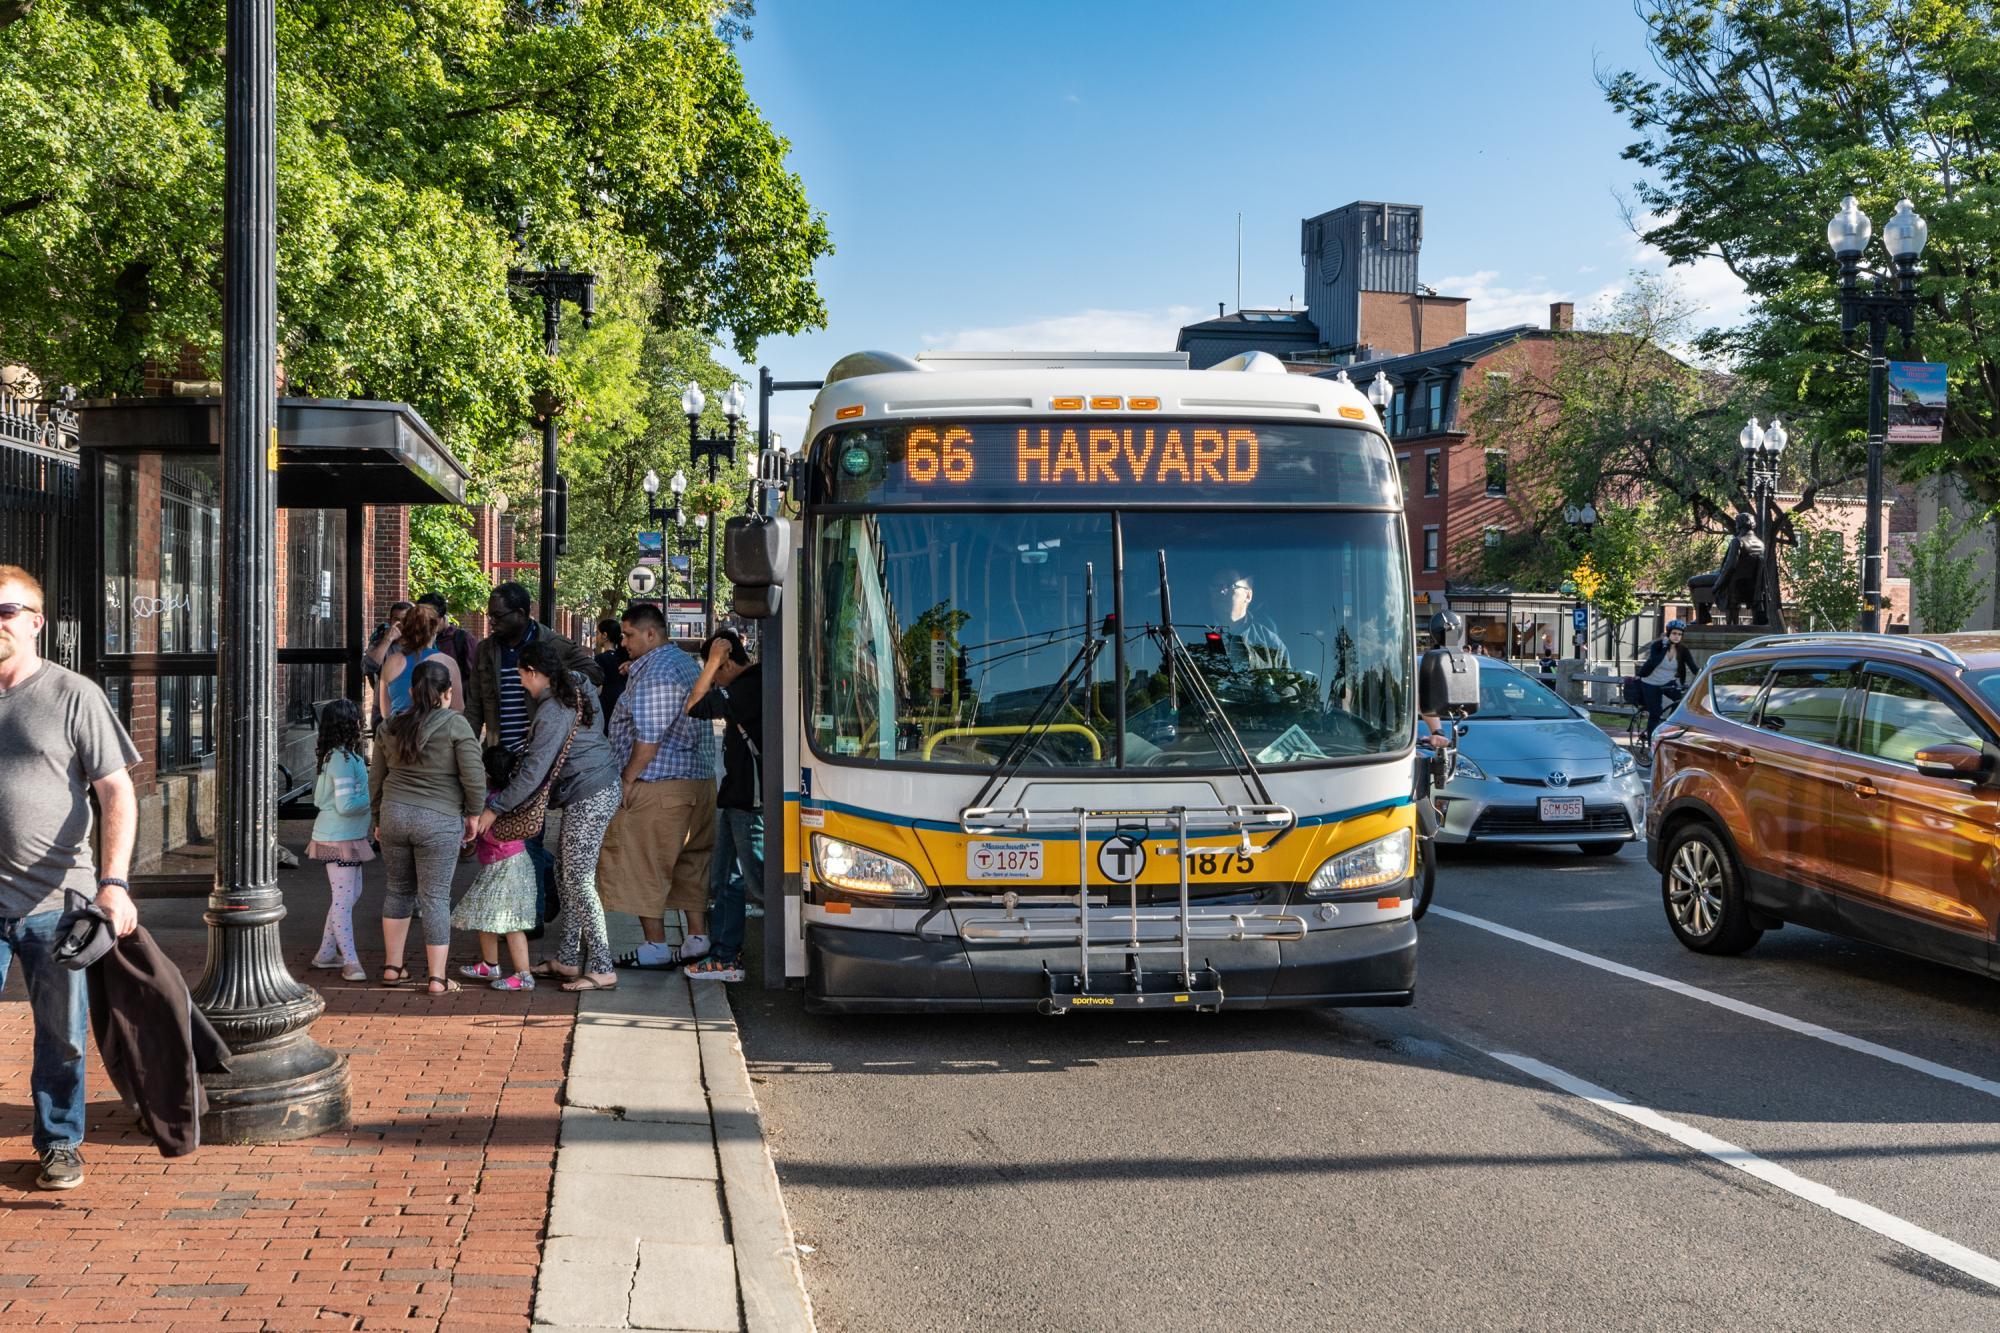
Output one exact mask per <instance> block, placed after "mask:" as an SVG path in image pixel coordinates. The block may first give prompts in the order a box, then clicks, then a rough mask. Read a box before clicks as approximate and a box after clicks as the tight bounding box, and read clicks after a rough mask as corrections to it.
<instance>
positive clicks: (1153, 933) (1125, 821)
mask: <svg viewBox="0 0 2000 1333" xmlns="http://www.w3.org/2000/svg"><path fill="white" fill-rule="evenodd" d="M1295 820H1296V816H1295V815H1294V814H1293V813H1292V811H1291V809H1290V808H1289V807H1287V806H1282V805H1216V806H1182V805H1177V806H1172V807H1169V808H1166V809H1154V810H1092V809H1086V808H1084V807H1082V806H1073V807H1071V808H1069V809H1067V810H1033V809H1027V808H1024V807H1019V806H1015V807H991V806H980V807H974V808H971V809H967V810H964V811H962V812H961V813H960V815H959V827H960V828H961V829H963V830H964V831H965V832H967V833H970V834H975V835H985V834H1006V833H1011V834H1016V835H1030V834H1036V833H1074V834H1075V835H1076V842H1077V853H1076V860H1077V876H1076V894H1075V896H1074V897H1072V896H1070V895H1067V894H1035V895H1021V894H1018V893H1003V894H1001V895H1000V896H999V902H1000V906H1001V908H1002V912H1001V914H1000V915H998V916H969V917H965V918H963V919H961V920H960V921H959V923H958V932H959V935H960V937H961V938H963V939H967V940H984V941H991V942H996V943H1009V944H1034V943H1039V942H1042V941H1046V942H1048V943H1051V944H1075V945H1076V946H1077V969H1076V972H1075V973H1074V974H1073V975H1070V976H1068V977H1058V976H1057V975H1055V974H1054V973H1052V972H1050V971H1049V970H1048V967H1047V965H1046V964H1044V966H1043V968H1042V972H1043V975H1044V976H1045V977H1046V978H1047V980H1048V987H1049V994H1048V997H1047V998H1046V999H1044V1000H1043V1001H1042V1004H1041V1008H1042V1012H1044V1013H1050V1014H1059V1013H1064V1012H1066V1011H1068V1010H1069V1009H1072V1008H1086V1007H1087V1008H1128V1007H1129V1008H1161V1007H1169V1008H1171V1007H1189V1008H1195V1009H1202V1010H1214V1009H1217V1008H1219V1007H1221V1004H1222V1001H1223V990H1222V977H1221V975H1220V974H1219V973H1218V972H1217V971H1216V970H1215V968H1213V967H1212V966H1210V965H1209V964H1208V963H1207V962H1206V960H1204V961H1203V964H1202V967H1201V969H1200V970H1199V971H1197V970H1196V969H1195V967H1194V960H1193V954H1192V944H1193V942H1194V941H1195V940H1197V939H1204V940H1279V941H1295V940H1302V939H1304V938H1305V936H1306V930H1307V926H1306V920H1305V918H1304V917H1302V916H1300V915H1298V914H1297V913H1295V912H1285V911H1271V910H1268V909H1264V908H1254V909H1251V910H1248V911H1245V910H1238V909H1235V908H1202V909H1197V908H1195V907H1193V906H1192V904H1191V903H1190V900H1189V895H1188V858H1189V857H1190V856H1194V855H1201V854H1202V852H1199V851H1191V850H1190V849H1189V847H1188V837H1189V834H1190V828H1191V827H1193V828H1196V829H1198V832H1197V833H1196V834H1195V836H1209V835H1211V834H1213V833H1217V832H1226V833H1234V834H1236V835H1238V837H1239V838H1240V839H1241V844H1240V846H1239V847H1238V851H1239V852H1240V853H1241V854H1242V855H1245V856H1256V855H1258V854H1260V853H1262V852H1263V851H1264V850H1265V848H1266V847H1268V846H1269V844H1268V843H1267V844H1265V846H1264V847H1260V846H1257V845H1255V844H1253V843H1252V842H1251V841H1250V835H1251V834H1252V833H1253V832H1271V833H1274V834H1275V833H1282V832H1284V831H1285V830H1287V829H1289V828H1291V827H1292V825H1293V823H1294V822H1295ZM1156 826H1163V828H1162V831H1163V832H1166V833H1169V834H1171V835H1172V836H1173V838H1174V844H1173V845H1172V846H1170V847H1162V848H1157V849H1154V854H1155V855H1158V856H1172V857H1174V858H1176V860H1177V861H1178V862H1179V865H1180V875H1179V879H1180V902H1179V910H1178V911H1172V912H1163V911H1156V910H1147V911H1142V910H1141V909H1140V907H1139V878H1140V877H1139V876H1137V875H1135V876H1134V877H1133V879H1132V880H1131V881H1130V882H1129V883H1128V884H1126V885H1125V887H1126V888H1127V890H1128V891H1129V903H1128V905H1127V908H1126V910H1125V911H1123V912H1119V913H1117V914H1116V915H1108V914H1107V916H1108V920H1107V924H1108V925H1110V926H1112V927H1114V928H1115V926H1116V925H1117V924H1119V923H1123V924H1125V925H1126V926H1127V927H1128V930H1127V931H1126V935H1127V938H1124V939H1113V938H1101V939H1093V938H1092V935H1091V920H1090V909H1091V908H1092V907H1093V906H1104V907H1108V906H1110V901H1111V900H1110V896H1109V894H1110V892H1111V891H1112V890H1115V889H1116V887H1117V885H1116V884H1115V883H1111V882H1107V884H1106V886H1105V889H1106V892H1105V893H1104V894H1103V895H1102V896H1100V897H1097V898H1096V899H1094V900H1093V898H1092V896H1091V892H1090V888H1091V885H1090V863H1091V859H1092V858H1091V855H1090V841H1091V839H1090V833H1091V829H1092V828H1093V827H1096V828H1103V829H1108V830H1109V831H1110V832H1113V833H1126V834H1130V835H1132V836H1134V837H1136V838H1137V839H1138V840H1139V842H1140V844H1141V845H1142V846H1143V845H1144V844H1145V841H1146V839H1147V838H1148V837H1149V836H1150V835H1151V834H1152V833H1153V831H1154V829H1155V827H1156ZM1207 850H1212V849H1207ZM993 901H994V900H993V899H992V898H990V897H985V896H981V897H959V898H952V899H949V900H948V901H947V902H946V904H945V905H946V906H947V907H953V908H957V907H974V908H977V907H990V906H992V904H993ZM1023 904H1027V905H1030V906H1054V905H1057V904H1064V905H1069V906H1073V907H1074V908H1075V909H1076V915H1075V916H1074V917H1072V916H1069V915H1067V914H1062V915H1043V914H1037V915H1035V916H1033V917H1024V916H1022V915H1020V914H1019V912H1018V910H1017V909H1018V908H1019V907H1020V906H1021V905H1023ZM1163 925H1165V926H1168V927H1170V928H1169V929H1165V930H1162V929H1160V927H1161V926H1163ZM1142 936H1143V938H1142ZM1169 951H1177V952H1178V953H1179V956H1180V970H1179V971H1178V972H1176V973H1174V974H1172V976H1171V978H1170V979H1171V980H1172V981H1173V983H1174V984H1173V986H1172V987H1171V988H1167V989H1157V990H1150V991H1149V990H1147V989H1146V972H1145V968H1144V967H1143V965H1142V964H1141V963H1140V961H1139V959H1140V955H1142V954H1145V953H1164V952H1169ZM1093 952H1096V953H1113V952H1117V953H1124V954H1126V955H1127V964H1126V971H1125V974H1124V980H1125V984H1126V989H1124V990H1115V991H1093V990H1092V989H1091V970H1090V958H1091V954H1092V953H1093Z"/></svg>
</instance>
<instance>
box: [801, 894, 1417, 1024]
mask: <svg viewBox="0 0 2000 1333" xmlns="http://www.w3.org/2000/svg"><path fill="white" fill-rule="evenodd" d="M1077 957H1078V952H1077V949H1076V947H1075V946H1074V945H1070V946H1067V947H1066V946H1063V945H1059V944H1057V945H1047V944H1041V945H1019V944H983V943H967V942H965V941H962V940H959V939H957V938H952V937H932V938H930V939H924V938H921V937H919V936H917V935H914V934H907V933H902V932H890V931H873V930H854V929H849V928H845V927H840V928H834V927H827V926H823V925H818V924H809V925H808V926H807V927H806V960H807V969H808V971H807V979H806V1008H807V1009H808V1010H810V1011H812V1012H814V1013H833V1014H862V1013H943V1012H952V1011H957V1010H971V1009H980V1010H994V1011H1005V1010H1017V1011H1019V1010H1036V1009H1041V1008H1044V1007H1045V1004H1044V1002H1045V1001H1047V1000H1048V998H1049V994H1050V986H1049V977H1050V974H1052V973H1054V974H1059V975H1064V976H1068V975H1071V974H1073V973H1074V972H1075V971H1076V969H1077ZM1141 961H1142V962H1143V964H1144V966H1145V967H1146V968H1147V969H1149V971H1151V972H1154V973H1157V971H1158V969H1159V967H1160V966H1161V959H1160V956H1159V955H1158V954H1157V953H1154V952H1151V951H1148V952H1147V953H1145V954H1143V955H1142V956H1141ZM1192 961H1193V962H1194V964H1195V966H1196V967H1197V968H1200V967H1201V966H1203V965H1204V964H1205V965H1207V966H1208V967H1211V968H1213V969H1214V970H1215V972H1216V973H1217V974H1219V977H1220V985H1221V990H1222V992H1223V997H1224V998H1223V1004H1222V1007H1223V1008H1225V1009H1288V1008H1336V1007H1337V1008H1352V1007H1362V1006H1371V1005H1376V1006H1379V1005H1405V1004H1409V1003H1410V1002H1411V1000H1412V999H1413V998H1414V997H1415V994H1416V983H1417V927H1416V923H1415V922H1413V921H1411V920H1410V919H1409V918H1408V917H1403V918H1400V919H1398V920H1393V921H1382V922H1374V923H1370V924H1367V925H1358V926H1346V927H1342V928H1339V929H1331V930H1314V931H1309V932H1308V933H1307V934H1306V937H1305V938H1304V939H1302V940H1296V941H1269V940H1236V941H1232V940H1203V941H1200V942H1199V943H1198V944H1197V945H1196V946H1195V948H1194V951H1193V954H1192ZM1091 966H1092V967H1093V969H1095V972H1094V974H1093V981H1095V980H1096V978H1097V977H1102V978H1103V980H1104V989H1105V990H1107V991H1109V990H1116V989H1118V987H1119V985H1120V984H1121V983H1122V982H1123V980H1124V977H1125V966H1126V964H1125V961H1124V960H1123V959H1121V958H1120V957H1119V955H1117V954H1115V953H1101V954H1098V955H1096V956H1094V957H1093V959H1092V963H1091ZM1096 988H1097V987H1096V986H1095V985H1093V988H1092V989H1096Z"/></svg>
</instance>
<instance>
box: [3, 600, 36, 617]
mask: <svg viewBox="0 0 2000 1333" xmlns="http://www.w3.org/2000/svg"><path fill="white" fill-rule="evenodd" d="M23 611H27V612H29V613H31V614H33V615H40V614H41V613H42V608H41V607H39V606H29V605H28V604H27V603H26V602H0V620H12V619H13V618H14V617H15V616H18V615H20V614H21V613H22V612H23Z"/></svg>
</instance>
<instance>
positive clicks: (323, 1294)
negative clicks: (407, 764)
mask: <svg viewBox="0 0 2000 1333" xmlns="http://www.w3.org/2000/svg"><path fill="white" fill-rule="evenodd" d="M305 831H306V825H304V824H297V825H294V824H287V825H285V827H284V830H283V841H284V842H285V844H286V845H287V846H290V847H293V848H294V849H296V848H298V847H301V846H303V844H304V841H305ZM467 879H469V874H464V873H462V874H461V876H460V883H461V887H463V884H464V882H465V881H466V880H467ZM280 881H281V883H282V884H283V886H284V888H285V891H286V900H287V903H288V906H289V907H290V911H291V915H290V916H289V917H288V918H287V919H286V921H285V922H284V924H283V926H282V927H281V929H282V932H283V938H284V942H285V958H286V960H287V962H288V963H289V964H290V965H291V968H292V970H293V973H294V974H295V975H297V976H299V977H301V978H302V979H304V980H306V981H307V982H308V983H309V984H311V985H313V986H315V987H316V988H318V989H319V991H320V993H321V994H322V995H324V996H325V997H326V1001H327V1010H326V1014H325V1016H324V1017H322V1018H321V1019H320V1021H319V1022H318V1023H316V1024H315V1025H314V1027H313V1033H314V1035H315V1036H316V1037H317V1038H318V1039H319V1041H320V1042H321V1043H322V1044H324V1045H327V1046H330V1047H333V1048H334V1049H336V1050H340V1051H344V1052H345V1053H346V1054H347V1056H348V1059H349V1070H350V1074H351V1077H352V1081H353V1093H354V1122H353V1126H352V1128H350V1129H348V1130H346V1131H344V1132H341V1133H338V1134H329V1135H325V1136H322V1137H320V1138H316V1139H308V1140H304V1141H301V1142H298V1143H293V1144H287V1145H284V1146H280V1147H263V1148H220V1147H205V1148H203V1149H202V1150H201V1151H200V1152H199V1153H198V1154H196V1155H195V1156H193V1157H188V1158H182V1159H179V1160H177V1161H171V1162H170V1161H168V1160H166V1159H165V1158H162V1157H161V1156H160V1155H159V1154H158V1153H157V1152H156V1151H155V1150H154V1148H153V1147H152V1144H151V1142H150V1141H148V1140H147V1139H146V1138H145V1137H144V1136H143V1135H142V1134H141V1133H140V1132H139V1130H138V1128H137V1125H136V1122H135V1120H134V1118H133V1116H132V1115H131V1114H130V1113H129V1112H128V1111H126V1110H125V1108H124V1107H123V1106H121V1105H120V1104H119V1103H118V1100H117V1095H116V1094H115V1093H113V1092H112V1091H111V1089H110V1085H109V1084H108V1082H107V1081H106V1080H105V1078H104V1076H103V1072H102V1069H101V1067H100V1066H99V1065H98V1063H97V1059H96V1055H95V1052H93V1053H92V1057H91V1072H90V1080H91V1081H90V1091H91V1114H90V1127H89V1136H88V1139H87V1141H86V1142H85V1144H84V1160H85V1166H86V1170H87V1171H88V1179H87V1180H86V1182H85V1183H84V1185H83V1187H82V1188H81V1189H79V1190H76V1191H75V1192H73V1193H70V1194H55V1193H46V1192H43V1191H41V1190H37V1189H35V1188H34V1178H35V1174H36V1167H35V1163H34V1158H33V1153H32V1150H31V1149H30V1147H29V1143H28V1134H27V1127H28V1118H29V1111H28V1061H29V1045H30V1036H31V1029H30V1024H29V1018H28V1012H27V1004H26V1000H25V998H24V996H23V993H22V990H21V982H20V979H19V977H18V976H16V977H14V978H12V979H10V981H9V983H8V986H7V989H6V992H5V994H4V996H0V1133H4V1135H5V1136H4V1137H0V1326H19V1325H29V1324H40V1325H41V1326H43V1327H61V1328H69V1327H75V1326H78V1325H85V1324H100V1323H104V1324H117V1325H119V1326H121V1327H125V1328H145V1329H177V1330H178V1329H201V1330H218V1329H243V1330H249V1329H296V1328H315V1329H319V1328H340V1329H378V1328H379V1329H421V1330H450V1329H478V1330H480V1331H481V1333H497V1331H499V1330H513V1329H521V1330H525V1329H526V1328H527V1327H528V1322H529V1310H530V1306H531V1304H532V1300H533V1288H534V1282H535V1271H536V1264H537V1262H538V1259H539V1256H540V1251H541V1236H542V1230H543V1226H544V1223H545V1221H546V1218H547V1216H548V1206H549V1189H550V1184H551V1180H552V1176H553V1172H554V1162H555V1151H556V1139H557V1131H558V1127H559V1123H560V1119H559V1116H560V1112H559V1107H558V1096H559V1092H560V1089H561V1086H562V1079H563V1065H564V1060H565V1057H566V1053H567V1050H568V1047H569V1041H570V1033H571V1029H572V1027H573V1025H574V1022H575V1017H576V1001H575V998H574V997H573V996H570V995H566V994H564V993H563V992H561V991H560V990H557V989H555V988H553V987H547V988H544V989H540V990H537V991H535V992H534V993H533V994H532V995H527V996H520V995H507V994H502V993H499V992H496V991H492V990H490V989H487V988H485V987H483V986H474V985H472V984H470V983H468V984H467V987H466V990H465V991H464V992H462V993H461V994H457V995H452V996H447V997H443V998H441V999H435V1000H433V999H431V998H429V997H428V996H426V995H424V994H422V993H421V992H420V991H410V990H401V991H389V990H383V989H380V988H377V987H375V986H374V985H372V984H369V983H351V982H344V981H342V980H340V976H339V974H338V973H336V972H312V971H309V970H307V968H306V963H307V960H308V959H310V958H311V956H312V950H313V949H314V947H315V946H316V945H317V944H318V942H319V933H320V926H321V922H322V921H323V919H324V915H325V910H326V880H325V876H324V872H323V871H321V870H320V869H319V867H317V866H315V865H313V864H311V863H310V862H308V863H306V864H304V865H302V866H301V867H300V868H299V869H298V870H292V871H285V872H282V873H281V875H280ZM381 901H382V890H381V874H380V868H379V863H375V864H372V865H370V867H369V876H368V886H367V890H366V891H365V892H364V893H363V895H362V898H361V902H360V904H359V906H358V907H357V908H356V911H355V923H356V936H357V940H358V942H359V947H360V950H361V955H362V960H363V962H365V963H367V964H368V965H369V966H370V968H371V971H372V970H374V969H377V968H379V965H380V961H381V934H380V928H379V921H380V914H381ZM202 908H203V903H202V902H201V901H200V900H197V899H184V900H153V901H142V902H141V903H140V916H141V919H142V920H143V921H144V922H145V923H146V925H147V928H148V929H149V930H151V931H152V933H153V935H154V937H155V938H156V939H158V940H159V942H160V945H161V947H162V948H164V949H165V950H166V951H167V952H168V954H169V955H170V956H172V957H173V958H174V959H175V960H176V961H177V962H179V963H180V964H181V966H182V968H183V969H184V970H185V971H186V972H187V974H188V976H189V979H190V981H192V980H193V979H194V978H195V977H197V976H198V975H199V974H200V970H201V965H202V957H203V954H204V952H205V950H206V947H207V938H206V927H205V926H204V925H203V924H202V921H201V913H202ZM414 945H415V941H414V940H413V947H412V956H413V957H414V958H418V959H421V956H422V955H421V953H420V952H418V951H417V950H416V949H415V947H414ZM475 948H476V946H475V943H474V941H473V939H472V938H471V937H459V936H457V935H454V940H453V952H454V955H455V957H454V966H455V965H456V963H457V962H459V961H464V960H466V959H469V958H470V957H472V956H473V955H474V951H475ZM538 952H539V950H538ZM421 970H422V969H421V963H419V965H418V971H419V972H421Z"/></svg>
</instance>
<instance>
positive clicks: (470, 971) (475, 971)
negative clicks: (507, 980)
mask: <svg viewBox="0 0 2000 1333" xmlns="http://www.w3.org/2000/svg"><path fill="white" fill-rule="evenodd" d="M458 975H460V976H461V977H466V978H469V979H471V980H473V981H492V980H495V979H496V978H499V977H504V976H506V975H507V974H506V973H505V972H502V971H501V970H500V964H498V963H489V962H486V961H485V960H484V959H482V960H480V961H479V962H477V963H466V964H465V965H464V966H462V967H460V968H459V969H458Z"/></svg>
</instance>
